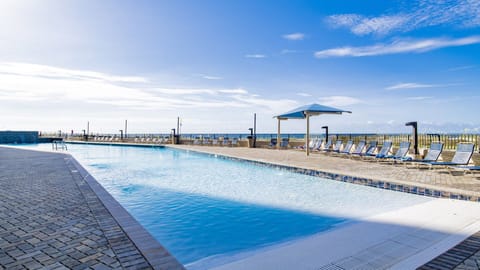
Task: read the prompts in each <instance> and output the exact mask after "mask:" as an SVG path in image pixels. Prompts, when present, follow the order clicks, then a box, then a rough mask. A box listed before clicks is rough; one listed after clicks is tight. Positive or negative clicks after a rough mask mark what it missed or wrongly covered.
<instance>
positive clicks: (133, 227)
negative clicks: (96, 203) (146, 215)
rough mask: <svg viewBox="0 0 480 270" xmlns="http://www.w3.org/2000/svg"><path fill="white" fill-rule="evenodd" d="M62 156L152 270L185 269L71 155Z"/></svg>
mask: <svg viewBox="0 0 480 270" xmlns="http://www.w3.org/2000/svg"><path fill="white" fill-rule="evenodd" d="M64 154H65V155H66V156H68V158H69V161H70V162H71V163H72V165H74V167H75V168H76V169H77V171H78V172H79V173H80V175H81V176H82V178H83V179H84V180H85V182H87V183H88V185H89V186H90V188H91V189H92V191H93V192H94V193H95V195H96V196H97V197H98V198H99V199H100V201H101V202H102V203H103V205H104V206H105V208H106V209H107V210H108V211H109V212H110V214H111V215H112V217H113V218H114V219H115V220H116V221H117V223H118V224H119V225H120V227H121V228H122V230H123V231H124V232H125V233H126V234H127V236H128V237H129V238H130V240H131V241H132V242H133V243H134V244H135V246H136V247H137V249H138V250H139V251H140V253H141V254H142V255H143V256H144V257H145V259H146V260H147V261H148V263H150V265H151V266H152V268H153V269H185V267H184V266H183V265H182V264H181V263H180V262H179V261H178V260H177V259H176V258H175V257H174V256H173V255H172V254H171V253H170V252H169V251H168V250H167V249H166V248H165V247H163V246H162V245H161V244H160V243H159V242H158V241H157V240H156V239H155V238H154V237H153V236H152V235H151V234H150V233H149V232H148V231H147V230H146V229H145V228H144V227H143V226H142V225H141V224H140V223H139V222H138V221H137V220H136V219H135V218H134V217H133V216H132V215H131V214H130V213H128V211H127V210H126V209H125V208H124V207H123V206H122V205H121V204H120V203H119V202H118V201H117V200H116V199H115V198H113V196H112V195H111V194H110V193H109V192H108V191H107V190H106V189H105V188H104V187H103V186H102V185H101V184H100V183H99V182H98V181H97V180H96V179H95V178H94V177H93V176H92V175H90V173H89V172H88V171H87V170H86V169H85V168H84V167H83V166H82V165H81V164H80V163H79V162H78V161H77V160H76V159H75V158H74V157H73V156H72V155H71V154H69V153H64Z"/></svg>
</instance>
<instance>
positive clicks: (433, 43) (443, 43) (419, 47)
mask: <svg viewBox="0 0 480 270" xmlns="http://www.w3.org/2000/svg"><path fill="white" fill-rule="evenodd" d="M479 43H480V36H470V37H464V38H457V39H451V38H432V39H418V40H413V39H407V40H404V39H400V40H396V41H394V42H392V43H389V44H376V45H373V46H364V47H339V48H333V49H327V50H321V51H317V52H315V57H317V58H328V57H362V56H375V55H387V54H398V53H422V52H428V51H432V50H436V49H440V48H446V47H456V46H465V45H471V44H479Z"/></svg>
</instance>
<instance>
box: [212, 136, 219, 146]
mask: <svg viewBox="0 0 480 270" xmlns="http://www.w3.org/2000/svg"><path fill="white" fill-rule="evenodd" d="M218 144H219V142H218V139H217V138H214V139H213V140H212V145H215V146H217V145H218Z"/></svg>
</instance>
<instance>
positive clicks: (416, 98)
mask: <svg viewBox="0 0 480 270" xmlns="http://www.w3.org/2000/svg"><path fill="white" fill-rule="evenodd" d="M432 98H433V97H407V99H408V100H426V99H432Z"/></svg>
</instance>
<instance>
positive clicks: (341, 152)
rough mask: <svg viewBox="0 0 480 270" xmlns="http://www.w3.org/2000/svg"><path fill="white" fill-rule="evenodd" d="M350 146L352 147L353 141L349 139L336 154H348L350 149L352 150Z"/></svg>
mask: <svg viewBox="0 0 480 270" xmlns="http://www.w3.org/2000/svg"><path fill="white" fill-rule="evenodd" d="M352 147H353V141H352V140H349V141H347V144H345V146H344V147H343V149H342V150H341V151H339V152H338V154H340V155H346V154H347V155H348V154H350V151H351V150H352Z"/></svg>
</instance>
